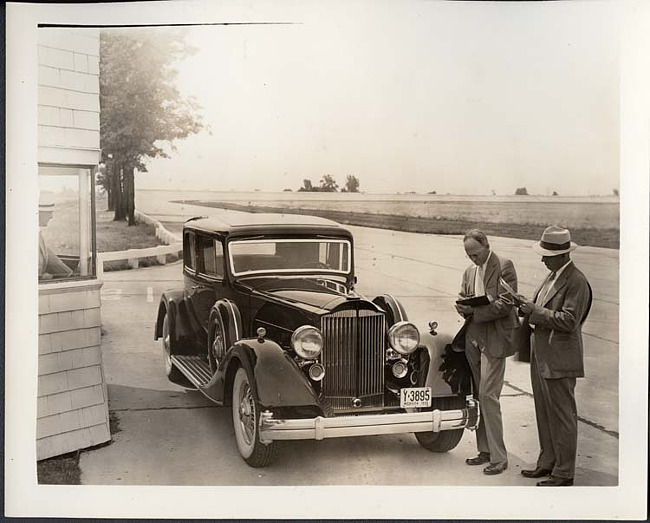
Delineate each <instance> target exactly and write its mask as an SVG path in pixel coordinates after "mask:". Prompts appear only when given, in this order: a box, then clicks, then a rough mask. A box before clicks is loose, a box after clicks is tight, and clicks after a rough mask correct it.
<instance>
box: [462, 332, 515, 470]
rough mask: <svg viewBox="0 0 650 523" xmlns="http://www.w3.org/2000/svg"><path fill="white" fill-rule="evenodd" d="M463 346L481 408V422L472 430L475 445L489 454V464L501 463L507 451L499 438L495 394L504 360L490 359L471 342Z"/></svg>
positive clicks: (498, 393) (500, 430)
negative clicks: (474, 430) (474, 434)
mask: <svg viewBox="0 0 650 523" xmlns="http://www.w3.org/2000/svg"><path fill="white" fill-rule="evenodd" d="M465 345H466V349H465V355H466V356H467V361H468V363H469V366H470V369H472V376H473V378H474V384H475V385H476V389H478V401H479V407H480V409H481V421H480V422H479V425H478V428H477V429H476V446H477V448H478V451H479V452H486V453H489V454H490V463H494V464H498V463H503V462H505V461H507V460H508V453H507V451H506V445H505V443H504V441H503V422H502V420H501V405H500V404H499V396H501V389H502V388H503V377H504V375H505V371H506V359H505V358H493V357H492V356H490V355H489V354H486V353H485V352H481V351H480V350H479V349H478V348H476V347H474V345H472V344H471V343H466V344H465Z"/></svg>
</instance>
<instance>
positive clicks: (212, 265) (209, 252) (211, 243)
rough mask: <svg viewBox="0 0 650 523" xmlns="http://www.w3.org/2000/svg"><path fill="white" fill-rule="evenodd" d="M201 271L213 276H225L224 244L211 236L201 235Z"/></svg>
mask: <svg viewBox="0 0 650 523" xmlns="http://www.w3.org/2000/svg"><path fill="white" fill-rule="evenodd" d="M199 262H200V266H199V272H200V273H201V274H205V275H206V276H210V277H211V278H219V279H221V278H223V276H224V269H223V245H222V243H221V242H220V241H219V240H217V239H215V238H212V237H210V236H199Z"/></svg>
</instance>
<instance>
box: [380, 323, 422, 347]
mask: <svg viewBox="0 0 650 523" xmlns="http://www.w3.org/2000/svg"><path fill="white" fill-rule="evenodd" d="M388 343H389V344H390V346H391V347H392V348H393V349H395V350H396V351H397V352H399V353H400V354H411V353H412V352H413V351H414V350H415V349H416V348H417V346H418V344H419V343H420V332H419V331H418V329H417V327H416V326H415V325H413V324H412V323H410V322H408V321H400V322H398V323H396V324H395V325H393V326H392V327H391V328H390V329H389V330H388Z"/></svg>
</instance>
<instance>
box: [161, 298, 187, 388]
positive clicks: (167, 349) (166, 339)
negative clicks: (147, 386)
mask: <svg viewBox="0 0 650 523" xmlns="http://www.w3.org/2000/svg"><path fill="white" fill-rule="evenodd" d="M161 345H162V350H163V359H164V363H165V375H166V376H167V378H168V379H169V380H170V381H173V382H176V381H179V380H182V379H183V375H182V374H181V371H179V370H178V369H177V368H176V367H174V364H173V363H172V353H171V335H170V332H169V314H167V311H165V316H164V318H163V324H162V337H161Z"/></svg>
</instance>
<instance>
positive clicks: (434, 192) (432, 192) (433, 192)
mask: <svg viewBox="0 0 650 523" xmlns="http://www.w3.org/2000/svg"><path fill="white" fill-rule="evenodd" d="M427 194H438V193H437V192H436V191H429V192H428V193H427Z"/></svg>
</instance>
